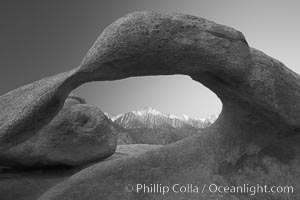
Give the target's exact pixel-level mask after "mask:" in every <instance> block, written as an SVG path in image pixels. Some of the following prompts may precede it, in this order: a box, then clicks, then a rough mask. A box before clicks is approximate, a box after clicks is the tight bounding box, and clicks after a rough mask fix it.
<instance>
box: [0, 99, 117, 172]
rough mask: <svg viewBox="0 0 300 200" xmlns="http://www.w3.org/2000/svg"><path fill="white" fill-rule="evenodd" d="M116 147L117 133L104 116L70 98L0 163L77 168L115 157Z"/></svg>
mask: <svg viewBox="0 0 300 200" xmlns="http://www.w3.org/2000/svg"><path fill="white" fill-rule="evenodd" d="M116 145H117V133H116V131H115V129H114V127H113V124H112V122H111V121H110V120H109V119H108V118H107V117H106V116H105V115H104V114H103V112H102V111H101V110H100V109H99V108H96V107H93V106H90V105H87V104H85V100H84V99H82V98H80V97H76V96H74V95H71V96H69V97H68V98H67V100H66V102H65V104H64V107H63V108H62V110H61V111H60V112H59V113H58V115H57V116H56V117H55V118H54V119H53V120H52V121H51V122H50V123H49V124H48V125H47V126H45V127H44V128H42V129H41V130H40V131H39V132H38V133H37V134H36V135H35V136H33V137H31V138H29V139H28V140H26V141H25V142H23V143H20V144H18V145H16V146H14V147H12V148H10V149H8V150H6V151H2V152H1V153H0V163H1V165H6V166H13V167H53V166H58V165H67V166H77V165H82V164H86V163H89V162H92V161H95V160H101V159H104V158H106V157H108V156H110V155H112V154H113V153H114V151H115V149H116Z"/></svg>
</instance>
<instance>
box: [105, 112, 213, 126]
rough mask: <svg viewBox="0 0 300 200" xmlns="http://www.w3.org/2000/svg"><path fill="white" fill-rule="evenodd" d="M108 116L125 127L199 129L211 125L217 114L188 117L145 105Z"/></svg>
mask: <svg viewBox="0 0 300 200" xmlns="http://www.w3.org/2000/svg"><path fill="white" fill-rule="evenodd" d="M108 117H109V118H110V119H111V120H112V121H113V122H115V123H116V124H118V125H120V126H121V127H124V128H126V129H132V128H158V127H161V126H166V125H169V126H171V127H173V128H185V127H190V128H191V127H193V128H196V129H201V128H205V127H207V126H209V125H211V124H212V123H213V122H214V121H215V120H216V119H217V117H218V115H211V116H209V117H207V118H190V117H188V116H187V115H182V116H177V115H174V114H168V115H166V114H163V113H161V112H160V111H158V110H157V109H154V108H151V107H147V108H144V109H141V110H137V111H131V112H128V113H124V114H120V115H117V116H115V117H111V116H108Z"/></svg>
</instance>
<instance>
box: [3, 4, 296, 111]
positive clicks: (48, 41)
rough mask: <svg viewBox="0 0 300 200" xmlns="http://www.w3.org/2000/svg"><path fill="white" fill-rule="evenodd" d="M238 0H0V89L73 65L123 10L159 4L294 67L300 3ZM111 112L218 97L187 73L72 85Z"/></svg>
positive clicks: (191, 107)
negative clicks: (231, 32) (238, 35)
mask: <svg viewBox="0 0 300 200" xmlns="http://www.w3.org/2000/svg"><path fill="white" fill-rule="evenodd" d="M298 2H299V1H296V0H294V1H293V0H290V1H272V0H264V1H259V0H257V1H246V0H245V1H243V0H227V1H221V0H181V1H179V0H151V1H150V0H118V1H117V0H107V1H96V0H81V1H79V0H60V1H59V0H51V1H50V0H27V1H24V0H19V1H16V0H1V1H0V95H1V94H4V93H6V92H8V91H9V90H11V89H14V88H16V87H19V86H21V85H24V84H27V83H30V82H34V81H36V80H39V79H41V78H44V77H47V76H51V75H55V74H58V73H60V72H63V71H67V70H70V69H72V68H74V67H76V66H77V65H78V64H79V63H80V61H81V59H82V58H83V56H84V55H85V53H86V51H87V50H88V49H89V47H90V46H91V45H92V44H93V42H94V41H95V39H96V38H97V37H98V35H99V34H100V33H101V31H102V30H103V29H104V28H105V27H106V26H108V25H109V24H110V23H112V22H113V21H114V20H116V19H118V18H119V17H122V16H123V15H124V14H126V13H129V12H133V11H137V10H157V11H163V12H180V13H187V14H192V15H196V16H199V17H204V18H207V19H210V20H213V21H215V22H217V23H220V24H225V25H228V26H231V27H233V28H236V29H238V30H240V31H242V32H243V33H244V35H245V36H246V39H247V41H248V43H249V44H250V45H251V46H253V47H255V48H257V49H260V50H262V51H264V52H265V53H267V54H269V55H270V56H272V57H274V58H276V59H278V60H280V61H282V62H283V63H285V64H286V65H287V66H288V67H290V68H291V69H292V70H294V71H296V72H297V73H300V68H299V66H300V60H299V58H298V57H299V52H300V50H299V48H300V39H299V35H300V24H299V19H300V12H299V10H300V6H299V5H300V3H298ZM75 92H76V93H77V94H79V95H81V96H83V97H85V98H86V99H87V101H88V103H90V104H92V105H96V106H98V107H100V108H101V109H102V110H103V111H105V112H109V113H111V114H112V115H116V114H118V113H123V112H127V111H130V110H135V109H139V108H142V107H146V106H152V107H155V108H158V109H159V110H161V111H163V112H165V113H175V114H187V115H190V116H194V117H195V116H199V117H202V116H205V115H209V114H213V113H217V112H219V111H220V109H221V103H220V101H219V100H218V98H217V97H216V96H215V95H214V94H213V93H212V92H210V91H209V90H208V89H206V88H205V87H203V86H202V85H201V84H199V83H196V82H194V81H192V80H191V79H190V78H189V77H186V76H168V77H165V76H163V77H162V76H158V77H142V78H130V79H126V80H121V81H114V82H98V83H89V84H85V85H83V86H81V87H80V88H78V89H76V91H75Z"/></svg>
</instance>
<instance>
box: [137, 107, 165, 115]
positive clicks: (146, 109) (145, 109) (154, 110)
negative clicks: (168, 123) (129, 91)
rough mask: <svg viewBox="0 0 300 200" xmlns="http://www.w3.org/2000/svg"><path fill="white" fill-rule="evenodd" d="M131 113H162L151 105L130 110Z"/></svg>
mask: <svg viewBox="0 0 300 200" xmlns="http://www.w3.org/2000/svg"><path fill="white" fill-rule="evenodd" d="M132 113H133V114H136V115H139V116H143V115H145V114H152V115H162V113H161V112H160V111H158V110H156V109H154V108H152V107H148V108H144V109H142V110H136V111H132Z"/></svg>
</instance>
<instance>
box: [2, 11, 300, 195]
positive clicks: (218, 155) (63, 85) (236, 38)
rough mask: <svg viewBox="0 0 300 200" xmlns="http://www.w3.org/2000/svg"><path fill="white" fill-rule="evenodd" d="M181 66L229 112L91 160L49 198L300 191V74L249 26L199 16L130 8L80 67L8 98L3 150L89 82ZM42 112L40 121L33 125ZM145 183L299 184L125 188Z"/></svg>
mask: <svg viewBox="0 0 300 200" xmlns="http://www.w3.org/2000/svg"><path fill="white" fill-rule="evenodd" d="M171 74H184V75H189V76H191V77H192V78H193V79H194V80H195V81H198V82H200V83H202V84H203V85H205V86H207V87H208V88H209V89H211V90H212V91H213V92H215V93H216V94H217V96H218V97H219V98H220V99H221V101H222V103H223V109H222V113H221V115H220V117H219V119H218V120H217V121H216V122H215V123H214V124H213V125H212V126H211V127H209V128H207V129H206V130H205V131H204V132H203V134H201V135H197V136H193V137H191V138H188V139H185V140H183V141H180V142H177V143H174V144H171V145H167V146H165V147H162V148H160V149H158V150H153V151H150V152H147V153H145V154H142V155H139V156H134V157H130V158H125V159H119V160H116V161H113V162H111V163H109V164H105V165H102V164H101V163H99V164H96V165H94V166H92V167H89V168H86V169H85V170H83V171H81V172H79V173H77V174H76V175H74V176H72V177H71V178H69V179H68V180H66V181H64V182H63V183H61V184H59V185H57V186H55V187H54V188H52V189H50V190H49V191H48V192H46V193H45V194H44V195H42V196H41V197H40V198H39V199H40V200H49V199H51V200H54V199H57V200H61V199H70V200H71V199H72V200H74V199H217V198H220V197H222V198H223V199H228V200H229V199H243V200H244V199H257V200H258V199H299V198H300V196H299V193H298V192H297V191H299V189H300V185H299V184H300V180H299V177H300V176H299V175H300V170H299V167H298V166H299V164H300V162H299V161H300V158H299V152H300V148H299V141H300V136H299V132H300V77H299V75H297V74H295V73H294V72H292V71H291V70H289V69H288V68H286V67H285V66H284V65H283V64H282V63H280V62H279V61H277V60H275V59H273V58H270V57H268V56H267V55H265V54H263V53H262V52H260V51H258V50H255V49H253V48H249V46H248V44H247V42H246V40H245V38H244V36H243V35H242V34H241V33H240V32H238V31H236V30H234V29H232V28H230V27H226V26H222V25H218V24H215V23H213V22H211V21H208V20H205V19H202V18H198V17H193V16H189V15H182V14H161V13H153V12H136V13H132V14H129V15H126V16H124V17H123V18H121V19H119V20H117V21H116V22H114V23H113V24H112V25H110V26H109V27H108V28H106V29H105V30H104V31H103V33H102V34H101V35H100V36H99V38H98V39H97V41H96V42H95V43H94V45H93V46H92V47H91V49H90V50H89V51H88V53H87V55H86V56H85V58H84V59H83V61H82V63H81V65H80V66H79V67H78V68H76V69H74V70H72V71H70V72H66V73H63V74H60V75H57V76H54V77H50V78H47V79H43V80H41V81H38V82H36V83H33V84H31V85H27V86H24V87H23V88H19V89H16V90H14V91H12V92H10V93H8V94H6V95H4V96H2V97H1V99H0V102H1V104H0V109H1V110H4V112H1V114H0V121H1V125H0V144H1V149H2V150H3V149H7V148H8V147H11V146H13V145H16V144H17V143H20V142H22V141H24V140H26V139H27V138H29V137H31V136H32V135H34V134H35V133H36V132H37V131H38V130H39V129H40V128H41V127H43V126H44V125H45V124H47V123H48V122H49V121H50V120H51V119H52V118H53V117H54V116H55V115H56V114H57V112H58V111H59V110H60V108H61V107H62V104H63V102H64V100H65V98H66V97H67V95H68V93H69V92H70V91H71V90H72V89H74V88H75V87H77V86H78V85H80V84H82V83H84V82H88V81H103V80H117V79H122V78H126V77H132V76H147V75H171ZM32 120H35V121H36V122H37V126H36V125H35V124H36V123H34V124H30V123H27V122H28V121H32ZM137 183H140V184H151V183H159V184H162V185H169V186H172V185H173V184H176V183H179V184H195V185H198V186H199V187H202V186H203V185H204V184H210V183H216V184H220V185H242V184H249V185H257V184H262V185H265V184H267V185H270V186H272V185H276V186H277V185H292V186H293V187H294V191H296V192H295V193H294V194H261V193H260V194H257V195H255V196H250V195H248V194H218V193H209V192H208V191H205V192H204V193H192V194H191V193H190V194H187V193H181V194H178V193H168V194H167V195H165V196H162V195H156V194H144V193H139V194H137V193H136V192H131V193H126V192H124V186H125V185H126V184H132V185H135V184H137ZM201 189H202V188H201ZM201 189H200V190H201Z"/></svg>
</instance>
